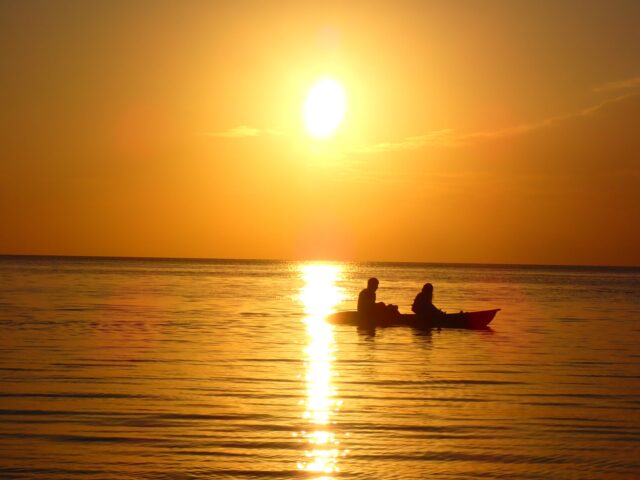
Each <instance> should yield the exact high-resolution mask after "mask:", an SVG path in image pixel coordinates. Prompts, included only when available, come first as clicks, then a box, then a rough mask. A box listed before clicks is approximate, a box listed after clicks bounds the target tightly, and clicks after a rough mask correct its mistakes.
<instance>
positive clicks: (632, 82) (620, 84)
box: [593, 76, 640, 92]
mask: <svg viewBox="0 0 640 480" xmlns="http://www.w3.org/2000/svg"><path fill="white" fill-rule="evenodd" d="M636 88H640V76H637V77H633V78H627V79H624V80H616V81H614V82H608V83H605V84H603V85H599V86H597V87H595V88H594V89H593V91H594V92H611V91H615V90H630V89H636Z"/></svg>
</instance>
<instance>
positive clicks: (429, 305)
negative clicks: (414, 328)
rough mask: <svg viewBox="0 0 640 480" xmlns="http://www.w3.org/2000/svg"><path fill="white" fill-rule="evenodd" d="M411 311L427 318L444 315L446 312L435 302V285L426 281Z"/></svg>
mask: <svg viewBox="0 0 640 480" xmlns="http://www.w3.org/2000/svg"><path fill="white" fill-rule="evenodd" d="M411 311H412V312H413V313H415V314H416V315H419V316H421V317H425V318H437V317H441V316H442V315H444V312H443V311H442V310H440V309H438V308H436V306H435V305H434V304H433V285H431V284H430V283H425V284H424V286H423V287H422V291H421V292H420V293H419V294H418V295H416V298H415V300H414V301H413V305H411Z"/></svg>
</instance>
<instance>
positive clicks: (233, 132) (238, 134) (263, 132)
mask: <svg viewBox="0 0 640 480" xmlns="http://www.w3.org/2000/svg"><path fill="white" fill-rule="evenodd" d="M203 135H205V136H208V137H222V138H247V137H261V136H267V135H269V136H272V135H282V134H281V132H278V131H277V130H272V129H261V128H254V127H248V126H247V125H240V126H239V127H234V128H229V129H228V130H222V131H220V132H205V133H203Z"/></svg>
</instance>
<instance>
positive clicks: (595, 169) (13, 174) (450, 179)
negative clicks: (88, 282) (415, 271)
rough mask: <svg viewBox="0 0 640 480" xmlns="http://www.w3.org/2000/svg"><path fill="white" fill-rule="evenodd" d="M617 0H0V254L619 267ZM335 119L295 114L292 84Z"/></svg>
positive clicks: (631, 61) (630, 235) (638, 98)
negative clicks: (337, 95)
mask: <svg viewBox="0 0 640 480" xmlns="http://www.w3.org/2000/svg"><path fill="white" fill-rule="evenodd" d="M639 24H640V2H638V1H635V0H632V1H628V2H624V1H559V2H552V1H531V2H524V1H442V2H435V1H434V2H428V1H397V0H396V1H389V2H331V1H326V0H325V1H321V2H320V1H319V2H312V1H294V2H285V1H282V2H264V1H256V2H248V1H237V2H195V1H189V2H142V1H133V2H125V1H121V2H120V1H116V2H106V1H105V2H99V1H86V2H78V1H75V0H74V1H55V2H54V1H42V2H39V1H20V2H2V3H0V95H1V98H2V108H1V109H0V219H1V221H2V223H1V227H0V254H52V255H114V256H162V257H206V258H277V259H336V260H390V261H425V262H482V263H484V262H497V263H545V264H589V265H592V264H596V265H598V264H602V265H640V193H639V192H640V48H639V45H640V28H638V25H639ZM321 78H330V79H332V80H333V81H335V82H336V83H337V84H339V85H340V86H341V87H342V88H343V89H344V95H345V102H346V103H345V114H344V118H343V121H342V123H341V124H340V125H339V126H338V128H337V129H336V130H335V132H333V133H332V134H330V135H328V136H327V137H326V138H323V139H318V138H314V137H313V136H311V135H310V134H309V132H308V131H307V130H306V129H305V123H304V122H303V105H304V104H305V99H306V98H307V94H308V92H309V89H310V88H311V87H312V85H313V84H314V82H316V81H317V80H319V79H321Z"/></svg>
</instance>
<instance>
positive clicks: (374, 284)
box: [367, 277, 380, 291]
mask: <svg viewBox="0 0 640 480" xmlns="http://www.w3.org/2000/svg"><path fill="white" fill-rule="evenodd" d="M379 283H380V282H378V279H377V278H374V277H372V278H370V279H369V280H367V288H368V289H369V290H374V291H375V290H377V289H378V284H379Z"/></svg>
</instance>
